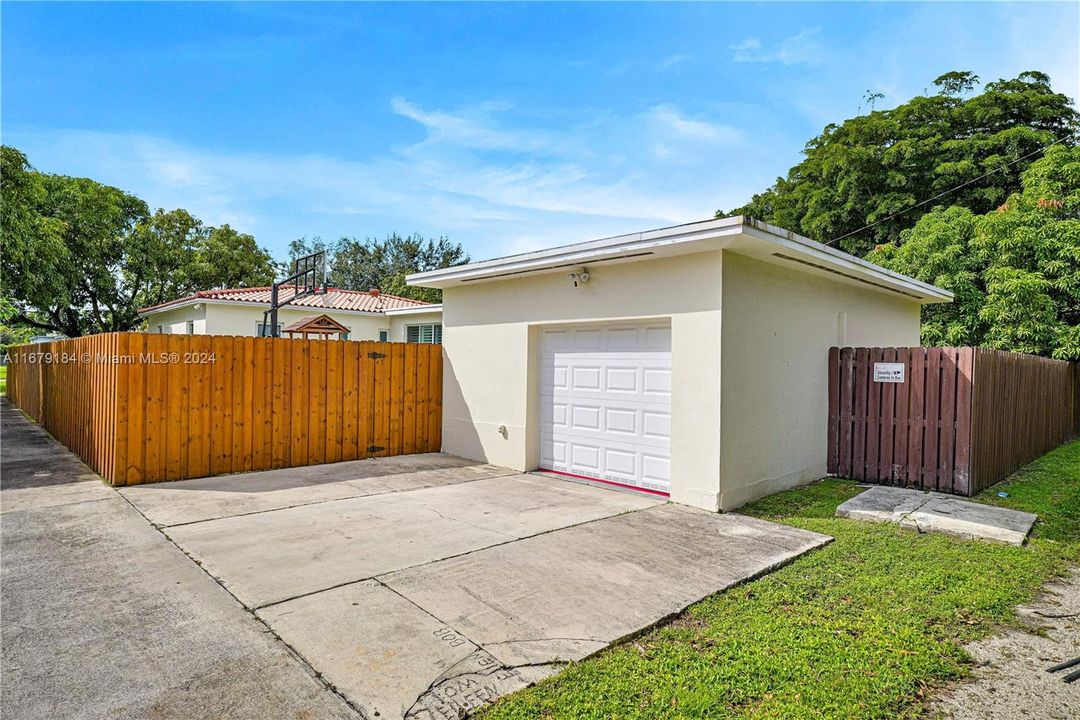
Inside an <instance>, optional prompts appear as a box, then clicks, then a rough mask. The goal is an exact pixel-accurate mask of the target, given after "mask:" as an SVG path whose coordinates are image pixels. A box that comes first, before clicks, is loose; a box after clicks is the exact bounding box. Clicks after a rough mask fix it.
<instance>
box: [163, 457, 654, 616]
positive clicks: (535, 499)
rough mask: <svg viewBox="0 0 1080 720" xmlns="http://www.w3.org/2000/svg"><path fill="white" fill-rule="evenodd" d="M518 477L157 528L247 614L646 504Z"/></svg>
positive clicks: (647, 500) (623, 496) (627, 497)
mask: <svg viewBox="0 0 1080 720" xmlns="http://www.w3.org/2000/svg"><path fill="white" fill-rule="evenodd" d="M658 502H661V501H658V500H656V499H654V498H650V497H643V496H638V495H626V494H621V493H613V492H608V491H605V490H600V489H597V488H589V487H585V486H582V485H576V484H572V483H562V482H559V481H557V480H549V479H547V478H535V477H530V476H526V475H514V476H510V477H496V478H488V479H485V480H475V481H473V482H467V483H462V484H460V485H451V486H447V487H434V488H426V489H422V490H413V491H408V492H399V493H389V494H383V495H372V496H366V497H359V498H347V499H344V500H336V501H334V502H323V503H318V504H312V505H303V506H299V507H291V508H286V509H283V510H276V511H273V512H265V513H257V514H254V515H242V516H238V517H229V518H222V519H219V520H210V521H207V522H199V523H192V524H188V525H179V526H175V527H169V528H166V529H165V532H166V533H167V534H168V535H169V537H171V538H172V539H173V540H175V541H176V542H177V544H179V545H180V546H181V547H183V548H184V549H185V550H186V551H187V552H189V553H191V555H192V556H193V557H195V558H196V559H197V560H199V562H201V563H202V564H203V566H204V567H205V568H206V569H207V571H208V572H209V573H210V574H212V575H213V576H214V577H216V578H218V579H219V580H221V581H222V582H223V583H224V584H225V586H226V587H228V588H229V589H230V590H231V591H233V592H234V593H236V595H237V597H239V598H240V599H241V601H243V602H244V603H245V604H246V605H248V606H249V607H261V606H264V605H269V604H272V603H276V602H281V601H282V600H287V599H289V598H293V597H297V596H299V595H305V594H307V593H312V592H316V591H318V590H326V589H327V588H331V587H335V586H337V585H341V584H342V583H346V582H356V581H358V580H364V579H367V578H370V577H374V576H376V575H380V574H383V573H387V572H392V571H394V570H400V569H402V568H406V567H411V566H413V565H419V564H422V563H428V562H432V561H434V560H441V559H443V558H447V557H451V556H453V555H459V554H461V553H464V552H469V551H472V550H478V549H480V548H483V547H488V546H491V545H497V544H500V543H504V542H509V541H511V540H514V539H517V538H520V537H524V536H526V535H533V534H536V533H541V532H547V531H549V530H554V529H557V528H560V527H566V526H569V525H573V524H576V523H581V522H587V521H589V520H596V519H598V518H601V517H608V516H611V515H617V514H619V513H622V512H626V511H628V510H636V509H640V508H643V507H650V506H652V505H656V504H657V503H658Z"/></svg>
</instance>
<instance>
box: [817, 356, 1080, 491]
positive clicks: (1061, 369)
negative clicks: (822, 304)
mask: <svg viewBox="0 0 1080 720" xmlns="http://www.w3.org/2000/svg"><path fill="white" fill-rule="evenodd" d="M878 363H896V364H900V365H903V367H904V381H903V382H881V381H875V378H874V368H875V365H877V364H878ZM882 369H883V370H884V369H885V368H882ZM1076 378H1077V374H1076V371H1075V368H1074V367H1073V366H1072V364H1070V363H1067V362H1063V361H1059V360H1049V359H1047V358H1042V357H1037V356H1034V355H1022V354H1019V353H1009V352H1004V351H1000V350H988V349H985V348H970V347H966V348H923V347H914V348H835V347H834V348H832V349H830V351H829V421H828V469H829V472H830V473H833V474H836V475H840V476H843V477H850V478H854V479H856V480H861V481H864V482H872V483H881V484H887V485H902V486H914V487H918V488H922V489H926V490H938V491H942V492H952V493H957V494H960V495H973V494H975V493H977V492H979V491H981V490H983V489H985V488H987V487H989V486H990V485H992V484H994V483H996V482H998V481H999V480H1002V479H1004V478H1005V477H1006V476H1008V475H1009V474H1010V473H1011V472H1012V471H1014V470H1016V469H1017V468H1018V467H1020V466H1021V465H1024V464H1026V463H1028V462H1030V461H1031V460H1034V459H1035V458H1037V457H1038V456H1039V455H1042V454H1043V453H1045V452H1047V451H1049V450H1051V449H1052V448H1054V447H1056V446H1058V445H1060V444H1061V443H1063V442H1065V441H1066V440H1067V439H1068V438H1069V437H1070V436H1071V435H1072V433H1073V431H1074V428H1075V427H1076V422H1077V416H1078V415H1080V413H1078V412H1077V411H1078V410H1080V408H1077V407H1076V402H1077V400H1076V398H1077V392H1078V388H1077V387H1076V386H1075V383H1076V382H1077V380H1076Z"/></svg>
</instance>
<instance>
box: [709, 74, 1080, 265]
mask: <svg viewBox="0 0 1080 720" xmlns="http://www.w3.org/2000/svg"><path fill="white" fill-rule="evenodd" d="M977 84H978V77H977V76H975V75H974V74H972V73H970V72H950V73H946V74H945V75H942V76H941V77H939V78H937V79H936V80H935V81H934V85H935V86H936V87H937V89H938V91H937V93H936V94H928V95H920V96H917V97H915V98H912V99H911V100H909V101H908V102H906V103H904V104H902V105H900V106H898V107H896V108H893V109H891V110H877V111H872V112H870V113H868V114H866V115H860V116H858V117H855V118H851V119H849V120H845V121H844V122H843V123H841V124H839V125H836V124H831V125H828V126H827V127H826V128H825V129H824V131H823V132H822V133H821V134H820V135H818V136H817V137H815V138H814V139H812V140H810V142H808V143H807V144H806V148H805V150H804V154H805V159H803V161H802V162H800V163H799V164H797V165H796V166H795V167H793V168H791V170H790V171H789V172H788V174H787V176H786V177H782V178H777V180H776V183H775V184H774V185H773V186H772V187H770V188H769V189H767V190H765V191H764V192H762V193H760V194H757V195H754V196H753V198H752V199H751V200H750V202H749V203H747V204H746V205H744V206H743V207H740V208H736V209H734V210H730V211H726V212H725V211H718V212H717V216H718V217H722V216H727V215H749V216H751V217H754V218H757V219H759V220H765V221H766V222H770V223H773V224H776V225H779V226H780V227H783V228H785V229H787V230H792V231H794V232H798V233H802V234H804V235H807V236H808V237H810V238H813V239H814V240H818V241H819V242H829V241H833V240H837V239H839V241H838V243H836V244H837V246H838V247H840V248H842V249H844V250H846V251H847V252H850V253H853V254H856V255H860V256H861V255H865V254H866V253H867V252H869V251H870V250H871V249H872V248H873V247H874V246H875V245H878V244H882V243H893V242H896V241H897V240H898V239H899V238H900V234H901V233H902V232H903V231H904V230H905V229H908V228H911V227H912V226H914V225H915V223H916V222H917V221H918V220H919V218H920V217H921V216H922V215H923V214H924V213H925V212H927V211H928V210H930V208H931V207H932V205H925V206H919V204H920V203H925V202H926V201H928V200H931V199H932V198H935V197H937V196H938V195H940V194H941V193H945V192H947V191H951V192H948V195H947V197H944V198H943V199H942V202H943V203H947V204H950V205H955V206H958V207H961V208H966V209H968V210H970V211H971V212H972V213H974V214H976V215H979V214H984V213H987V212H990V211H991V210H993V209H994V208H996V207H997V206H999V205H1001V204H1002V203H1003V202H1005V201H1006V199H1007V198H1008V197H1009V196H1010V195H1011V194H1012V193H1013V192H1015V191H1016V190H1017V189H1018V188H1019V187H1020V176H1021V174H1022V173H1023V172H1024V171H1025V170H1026V169H1027V167H1028V166H1029V165H1031V163H1032V162H1034V161H1035V160H1036V159H1037V157H1038V156H1039V150H1040V149H1041V148H1043V147H1046V146H1047V145H1049V144H1051V143H1053V142H1055V141H1060V142H1062V143H1063V144H1073V143H1074V142H1075V139H1076V135H1077V131H1078V129H1080V115H1078V114H1077V112H1076V110H1074V109H1073V107H1072V105H1071V101H1070V100H1069V98H1068V97H1066V96H1065V95H1062V94H1060V93H1055V92H1054V91H1053V90H1052V89H1051V87H1050V79H1049V77H1047V76H1046V75H1045V74H1043V73H1040V72H1030V71H1029V72H1024V73H1021V74H1020V75H1018V76H1017V77H1015V78H1013V79H1009V80H1004V79H1003V80H998V81H997V82H991V83H987V84H986V86H985V87H984V88H983V89H982V92H981V93H978V94H976V95H972V96H970V97H965V95H967V94H968V93H970V92H972V91H973V90H974V89H975V87H976V86H977ZM965 183H967V184H966V185H965ZM961 185H963V187H959V189H956V190H953V189H954V188H957V187H958V186H961ZM890 216H892V217H890ZM875 223H876V224H875ZM871 224H873V227H870V228H867V229H865V230H863V229H862V228H864V227H866V226H867V225H871ZM840 238H842V239H840Z"/></svg>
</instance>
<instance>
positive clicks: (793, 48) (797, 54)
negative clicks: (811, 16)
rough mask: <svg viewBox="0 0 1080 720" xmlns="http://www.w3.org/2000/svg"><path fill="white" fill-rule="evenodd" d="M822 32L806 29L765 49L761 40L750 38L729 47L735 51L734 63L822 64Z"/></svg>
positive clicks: (818, 29) (823, 51) (819, 29)
mask: <svg viewBox="0 0 1080 720" xmlns="http://www.w3.org/2000/svg"><path fill="white" fill-rule="evenodd" d="M820 32H821V28H804V29H803V30H801V31H799V32H798V33H797V34H795V35H791V36H790V37H786V38H784V39H783V40H781V41H780V42H778V43H776V45H774V46H772V47H769V48H766V47H763V46H762V43H761V40H760V39H759V38H756V37H748V38H746V39H745V40H743V41H742V42H741V43H739V44H737V45H731V46H729V49H731V50H734V51H735V54H734V55H733V56H732V58H731V59H732V61H734V62H744V63H772V62H778V63H780V64H782V65H799V64H802V63H816V62H820V61H821V60H822V57H823V56H824V54H825V49H824V47H823V46H822V45H821V43H819V42H818V41H817V35H818V34H819V33H820Z"/></svg>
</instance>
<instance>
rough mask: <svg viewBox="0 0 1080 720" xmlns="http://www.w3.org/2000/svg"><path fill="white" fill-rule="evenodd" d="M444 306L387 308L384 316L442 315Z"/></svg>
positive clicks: (383, 312)
mask: <svg viewBox="0 0 1080 720" xmlns="http://www.w3.org/2000/svg"><path fill="white" fill-rule="evenodd" d="M441 312H442V305H439V304H431V305H416V306H413V307H399V308H387V309H386V310H383V311H382V314H383V315H423V314H425V313H441Z"/></svg>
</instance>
